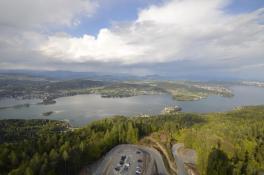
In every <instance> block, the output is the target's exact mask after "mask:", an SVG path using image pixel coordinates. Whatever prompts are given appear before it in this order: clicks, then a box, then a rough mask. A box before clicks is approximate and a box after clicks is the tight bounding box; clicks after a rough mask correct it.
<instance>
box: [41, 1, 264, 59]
mask: <svg viewBox="0 0 264 175" xmlns="http://www.w3.org/2000/svg"><path fill="white" fill-rule="evenodd" d="M228 3H229V2H228V1H226V0H214V1H211V0H184V1H182V0H171V1H166V2H165V3H164V4H162V5H160V6H150V7H149V8H146V9H143V10H141V11H140V12H139V14H138V18H137V20H135V21H133V22H131V23H130V24H126V25H123V24H118V23H117V24H116V25H115V26H113V27H112V28H109V29H107V28H105V29H101V30H100V31H99V34H98V35H97V36H96V37H94V36H90V35H84V36H82V37H72V36H50V37H49V38H48V40H47V41H46V42H44V43H43V45H41V47H40V51H41V52H42V53H43V54H44V55H48V56H50V57H54V58H56V59H60V60H62V61H67V62H87V61H99V62H117V63H120V64H137V63H159V62H170V61H175V60H184V59H198V60H201V61H207V60H209V61H210V60H214V61H217V60H220V61H221V60H225V59H230V62H232V60H235V61H237V59H239V60H243V59H260V58H262V56H263V55H264V50H263V47H264V40H263V39H264V26H263V24H261V23H259V22H258V21H260V20H261V19H263V17H264V8H262V9H259V10H256V11H254V12H251V13H246V14H236V15H232V14H227V13H226V12H225V11H224V7H225V6H226V5H227V4H228Z"/></svg>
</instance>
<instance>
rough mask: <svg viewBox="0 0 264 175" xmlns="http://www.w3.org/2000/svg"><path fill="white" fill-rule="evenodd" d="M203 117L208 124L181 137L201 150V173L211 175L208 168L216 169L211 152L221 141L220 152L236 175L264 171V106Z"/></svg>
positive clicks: (185, 131) (184, 132)
mask: <svg viewBox="0 0 264 175" xmlns="http://www.w3.org/2000/svg"><path fill="white" fill-rule="evenodd" d="M203 118H204V119H205V120H206V121H207V122H204V123H202V124H200V125H196V126H194V127H192V128H188V129H183V130H181V132H180V134H178V135H177V139H178V140H179V141H181V142H184V143H185V145H187V146H188V147H191V148H193V149H195V150H196V151H197V153H198V169H199V171H200V173H201V174H209V173H208V169H210V168H212V167H214V168H215V165H213V163H212V162H211V161H212V160H211V156H212V154H211V153H212V149H213V148H214V147H217V144H218V143H219V142H221V150H220V151H221V152H222V153H223V154H225V155H226V156H227V157H226V160H229V162H230V163H231V165H232V171H233V174H235V175H249V174H256V173H258V170H261V169H264V149H263V147H264V106H255V107H243V108H241V109H236V110H234V111H231V112H227V113H212V114H207V115H204V116H203ZM220 162H221V161H220ZM220 162H219V163H220ZM224 167H229V166H227V165H225V166H224ZM214 168H212V169H214ZM219 172H220V170H219Z"/></svg>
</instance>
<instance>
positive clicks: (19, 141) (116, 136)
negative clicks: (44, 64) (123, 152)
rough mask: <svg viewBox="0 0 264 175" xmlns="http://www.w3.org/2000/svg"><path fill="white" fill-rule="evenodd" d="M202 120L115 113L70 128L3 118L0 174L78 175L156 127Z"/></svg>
mask: <svg viewBox="0 0 264 175" xmlns="http://www.w3.org/2000/svg"><path fill="white" fill-rule="evenodd" d="M202 121H203V120H201V119H200V118H199V116H197V115H194V114H177V115H162V116H156V117H148V118H143V117H138V118H127V117H121V116H117V117H113V118H108V119H103V120H99V121H95V122H92V123H90V124H88V125H87V126H85V127H84V128H79V129H75V130H71V129H70V128H68V125H67V123H64V122H60V121H50V120H3V121H0V125H1V126H3V127H2V128H1V130H0V131H2V132H1V134H2V138H3V139H2V142H4V143H2V144H0V172H1V173H0V174H1V175H6V174H19V175H21V174H22V175H23V174H31V173H33V174H43V175H44V174H45V175H46V174H50V175H53V174H78V173H79V171H80V169H81V167H83V166H84V165H87V164H89V163H92V162H94V161H95V160H97V159H99V158H100V157H101V156H102V155H103V154H105V153H106V152H107V151H109V150H110V149H111V148H113V147H114V146H116V145H118V144H122V143H137V142H138V140H139V139H140V138H142V137H144V136H146V135H148V134H151V133H152V132H156V131H159V130H164V129H165V130H166V129H169V130H170V131H171V132H178V131H179V129H180V128H184V127H190V126H192V125H193V124H194V123H197V122H202ZM167 127H168V128H167ZM16 131H19V133H17V132H16ZM7 157H8V158H7Z"/></svg>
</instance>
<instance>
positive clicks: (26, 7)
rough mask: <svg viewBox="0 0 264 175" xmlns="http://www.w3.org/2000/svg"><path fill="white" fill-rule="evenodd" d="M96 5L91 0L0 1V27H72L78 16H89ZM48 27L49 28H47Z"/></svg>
mask: <svg viewBox="0 0 264 175" xmlns="http://www.w3.org/2000/svg"><path fill="white" fill-rule="evenodd" d="M95 9H96V3H94V2H92V1H91V0H1V1H0V25H1V26H7V27H16V28H32V27H34V28H40V27H45V25H47V24H51V25H56V26H57V25H67V26H70V25H73V24H77V23H78V17H79V16H80V15H87V16H89V15H91V14H92V13H93V12H94V10H95ZM49 27H50V26H49Z"/></svg>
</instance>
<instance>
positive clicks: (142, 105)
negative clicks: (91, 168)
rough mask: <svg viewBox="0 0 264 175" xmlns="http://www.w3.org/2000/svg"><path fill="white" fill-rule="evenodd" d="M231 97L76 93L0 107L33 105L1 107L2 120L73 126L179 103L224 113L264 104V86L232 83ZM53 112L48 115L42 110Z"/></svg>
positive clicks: (187, 107)
mask: <svg viewBox="0 0 264 175" xmlns="http://www.w3.org/2000/svg"><path fill="white" fill-rule="evenodd" d="M231 89H232V90H233V92H234V94H235V96H234V97H232V98H226V97H220V96H216V95H212V96H209V97H208V98H207V99H202V100H199V101H184V102H183V101H175V100H173V99H172V98H171V96H170V95H143V96H135V97H128V98H102V97H101V96H100V95H94V94H92V95H76V96H71V97H62V98H58V99H56V102H57V103H56V104H52V105H38V104H37V103H38V102H40V100H37V99H33V100H15V99H3V100H0V107H8V106H14V105H20V104H25V103H28V104H31V105H30V107H16V108H6V109H0V119H7V118H16V119H40V118H45V119H56V120H69V121H70V122H71V123H72V124H73V125H74V126H82V125H84V124H86V123H87V122H90V121H92V120H96V119H101V118H104V117H106V116H113V115H127V116H135V115H138V114H159V113H160V112H161V110H162V109H163V108H164V107H165V106H174V105H178V106H180V107H182V109H183V111H185V112H201V113H205V112H221V111H228V110H231V109H233V108H234V107H236V106H243V105H260V104H264V88H259V87H253V86H232V87H231ZM49 111H53V112H54V113H52V114H51V115H49V116H43V113H45V112H49Z"/></svg>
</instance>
